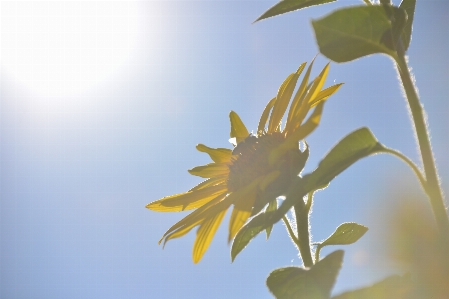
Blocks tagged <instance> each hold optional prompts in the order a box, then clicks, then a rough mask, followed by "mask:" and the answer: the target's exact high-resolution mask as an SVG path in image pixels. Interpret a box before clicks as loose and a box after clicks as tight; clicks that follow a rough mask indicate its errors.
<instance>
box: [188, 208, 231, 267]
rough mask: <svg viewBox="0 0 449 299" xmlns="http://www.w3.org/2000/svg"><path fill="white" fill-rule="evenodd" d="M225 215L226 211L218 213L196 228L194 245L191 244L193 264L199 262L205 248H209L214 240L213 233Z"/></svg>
mask: <svg viewBox="0 0 449 299" xmlns="http://www.w3.org/2000/svg"><path fill="white" fill-rule="evenodd" d="M225 214H226V210H223V211H221V212H219V213H218V214H216V215H215V216H212V217H210V218H208V219H206V220H205V221H204V222H203V223H202V224H201V226H200V227H199V228H198V231H197V233H196V239H195V243H194V244H193V262H194V263H195V264H196V263H198V262H199V261H200V260H201V258H202V257H203V255H204V253H205V252H206V250H207V248H209V245H210V242H211V241H212V239H213V238H214V235H215V232H216V231H217V229H218V227H219V226H220V223H221V221H222V220H223V217H224V215H225Z"/></svg>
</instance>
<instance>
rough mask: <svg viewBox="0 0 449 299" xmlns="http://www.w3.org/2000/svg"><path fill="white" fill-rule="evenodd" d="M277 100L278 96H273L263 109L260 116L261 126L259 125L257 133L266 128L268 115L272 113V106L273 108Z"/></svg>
mask: <svg viewBox="0 0 449 299" xmlns="http://www.w3.org/2000/svg"><path fill="white" fill-rule="evenodd" d="M275 102H276V98H272V99H271V101H269V102H268V104H267V106H266V107H265V109H264V110H263V112H262V116H261V117H260V121H259V126H258V127H257V134H259V133H261V132H263V131H264V130H265V125H266V124H267V120H268V116H269V115H270V111H271V108H273V105H274V103H275Z"/></svg>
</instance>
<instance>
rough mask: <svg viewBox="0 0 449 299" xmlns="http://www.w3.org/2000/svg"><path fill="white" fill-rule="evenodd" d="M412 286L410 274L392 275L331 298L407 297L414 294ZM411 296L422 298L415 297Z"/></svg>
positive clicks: (395, 298) (372, 298)
mask: <svg viewBox="0 0 449 299" xmlns="http://www.w3.org/2000/svg"><path fill="white" fill-rule="evenodd" d="M412 286H413V284H412V281H411V279H410V276H408V275H404V276H403V277H401V276H399V275H392V276H389V277H387V278H385V279H384V280H382V281H380V282H378V283H376V284H374V285H372V286H369V287H365V288H361V289H358V290H354V291H349V292H345V293H343V294H341V295H338V296H334V297H332V299H378V298H394V299H408V298H411V297H410V296H411V295H416V293H415V294H413V293H412V292H411V287H412ZM412 298H424V297H419V296H417V297H415V296H412Z"/></svg>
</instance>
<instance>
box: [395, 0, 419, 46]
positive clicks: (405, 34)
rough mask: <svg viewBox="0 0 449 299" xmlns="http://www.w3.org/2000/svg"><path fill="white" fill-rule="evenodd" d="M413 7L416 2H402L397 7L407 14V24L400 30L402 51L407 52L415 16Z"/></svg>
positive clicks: (407, 0)
mask: <svg viewBox="0 0 449 299" xmlns="http://www.w3.org/2000/svg"><path fill="white" fill-rule="evenodd" d="M415 6H416V0H402V2H401V4H400V5H399V7H400V8H402V9H404V10H405V12H407V16H408V18H407V23H406V24H405V26H404V29H403V30H402V37H401V38H402V45H403V47H404V51H407V49H408V47H409V46H410V41H411V40H412V25H413V16H414V14H415Z"/></svg>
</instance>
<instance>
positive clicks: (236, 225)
mask: <svg viewBox="0 0 449 299" xmlns="http://www.w3.org/2000/svg"><path fill="white" fill-rule="evenodd" d="M256 195H257V189H254V190H252V192H250V193H249V194H247V195H245V197H243V198H241V199H238V200H237V201H236V202H235V204H234V209H233V210H232V214H231V219H230V220H229V236H228V242H231V240H232V239H234V237H235V235H236V234H237V232H238V231H239V230H240V229H241V228H242V226H243V225H244V224H245V222H246V220H248V218H249V216H251V210H252V207H253V205H254V202H255V201H256Z"/></svg>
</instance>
